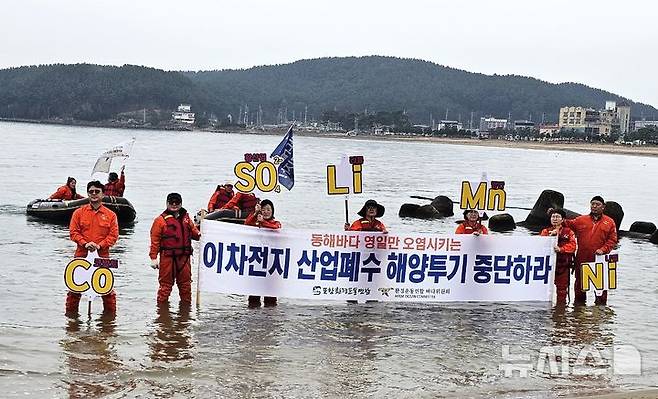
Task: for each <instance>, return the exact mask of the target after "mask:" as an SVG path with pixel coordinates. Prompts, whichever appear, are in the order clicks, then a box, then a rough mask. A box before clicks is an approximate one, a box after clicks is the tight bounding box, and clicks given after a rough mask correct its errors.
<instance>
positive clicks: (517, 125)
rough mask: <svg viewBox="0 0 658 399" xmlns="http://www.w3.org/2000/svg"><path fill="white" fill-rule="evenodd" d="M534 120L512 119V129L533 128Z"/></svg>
mask: <svg viewBox="0 0 658 399" xmlns="http://www.w3.org/2000/svg"><path fill="white" fill-rule="evenodd" d="M534 129H535V122H533V121H529V120H525V119H523V120H516V121H514V130H534Z"/></svg>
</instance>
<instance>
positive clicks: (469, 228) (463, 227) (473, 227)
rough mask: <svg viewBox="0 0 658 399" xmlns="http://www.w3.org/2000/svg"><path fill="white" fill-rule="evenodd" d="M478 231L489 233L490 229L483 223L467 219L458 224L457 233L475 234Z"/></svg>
mask: <svg viewBox="0 0 658 399" xmlns="http://www.w3.org/2000/svg"><path fill="white" fill-rule="evenodd" d="M476 231H479V232H480V234H485V235H486V234H489V230H487V228H486V227H484V226H483V225H482V223H479V222H477V223H475V224H473V223H471V222H469V221H465V222H463V223H461V224H460V225H459V226H457V230H455V234H473V233H475V232H476Z"/></svg>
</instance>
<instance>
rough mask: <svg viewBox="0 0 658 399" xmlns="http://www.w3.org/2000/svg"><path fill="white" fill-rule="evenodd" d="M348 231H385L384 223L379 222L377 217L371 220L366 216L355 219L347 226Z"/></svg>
mask: <svg viewBox="0 0 658 399" xmlns="http://www.w3.org/2000/svg"><path fill="white" fill-rule="evenodd" d="M349 230H350V231H386V226H384V223H382V222H380V221H379V220H377V219H374V220H373V221H372V222H370V220H368V219H367V218H361V219H359V220H356V221H355V222H354V223H352V225H351V226H350V228H349Z"/></svg>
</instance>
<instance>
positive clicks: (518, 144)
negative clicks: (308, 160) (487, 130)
mask: <svg viewBox="0 0 658 399" xmlns="http://www.w3.org/2000/svg"><path fill="white" fill-rule="evenodd" d="M295 133H296V134H298V135H300V136H314V137H332V138H344V139H346V140H386V141H399V142H405V141H413V142H429V143H440V144H453V145H471V146H482V147H497V148H523V149H530V150H545V151H578V152H598V153H605V154H620V155H637V156H645V157H656V156H658V146H651V145H645V146H626V145H617V144H606V143H582V142H581V143H565V142H561V143H560V142H538V141H523V140H514V141H510V140H500V139H486V140H477V139H467V138H447V137H424V136H400V135H391V136H373V135H363V136H345V135H344V134H337V133H327V134H318V133H309V132H299V133H298V132H295ZM272 134H274V133H272Z"/></svg>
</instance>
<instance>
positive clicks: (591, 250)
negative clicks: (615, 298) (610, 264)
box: [549, 195, 617, 305]
mask: <svg viewBox="0 0 658 399" xmlns="http://www.w3.org/2000/svg"><path fill="white" fill-rule="evenodd" d="M604 210H605V201H604V200H603V197H601V196H600V195H597V196H595V197H593V198H592V200H591V201H590V214H589V215H582V216H578V217H577V218H575V219H572V220H565V221H564V225H565V226H566V227H569V228H570V229H571V230H573V231H574V233H576V239H577V241H578V251H577V252H576V267H575V270H576V278H575V280H576V282H575V284H574V285H575V287H574V293H575V294H574V296H575V298H574V305H584V304H585V303H586V301H587V293H586V292H585V291H583V289H582V287H583V285H582V284H583V283H582V276H581V269H582V267H581V265H582V264H583V263H587V262H594V260H595V258H596V255H603V254H607V253H610V251H612V250H613V249H614V247H615V245H617V226H616V224H615V221H614V220H612V218H611V217H610V216H607V215H604V214H603V211H604ZM549 211H550V210H549ZM607 302H608V291H607V290H604V291H603V294H602V295H601V296H598V297H596V300H595V302H594V303H595V304H597V305H605V304H607Z"/></svg>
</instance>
